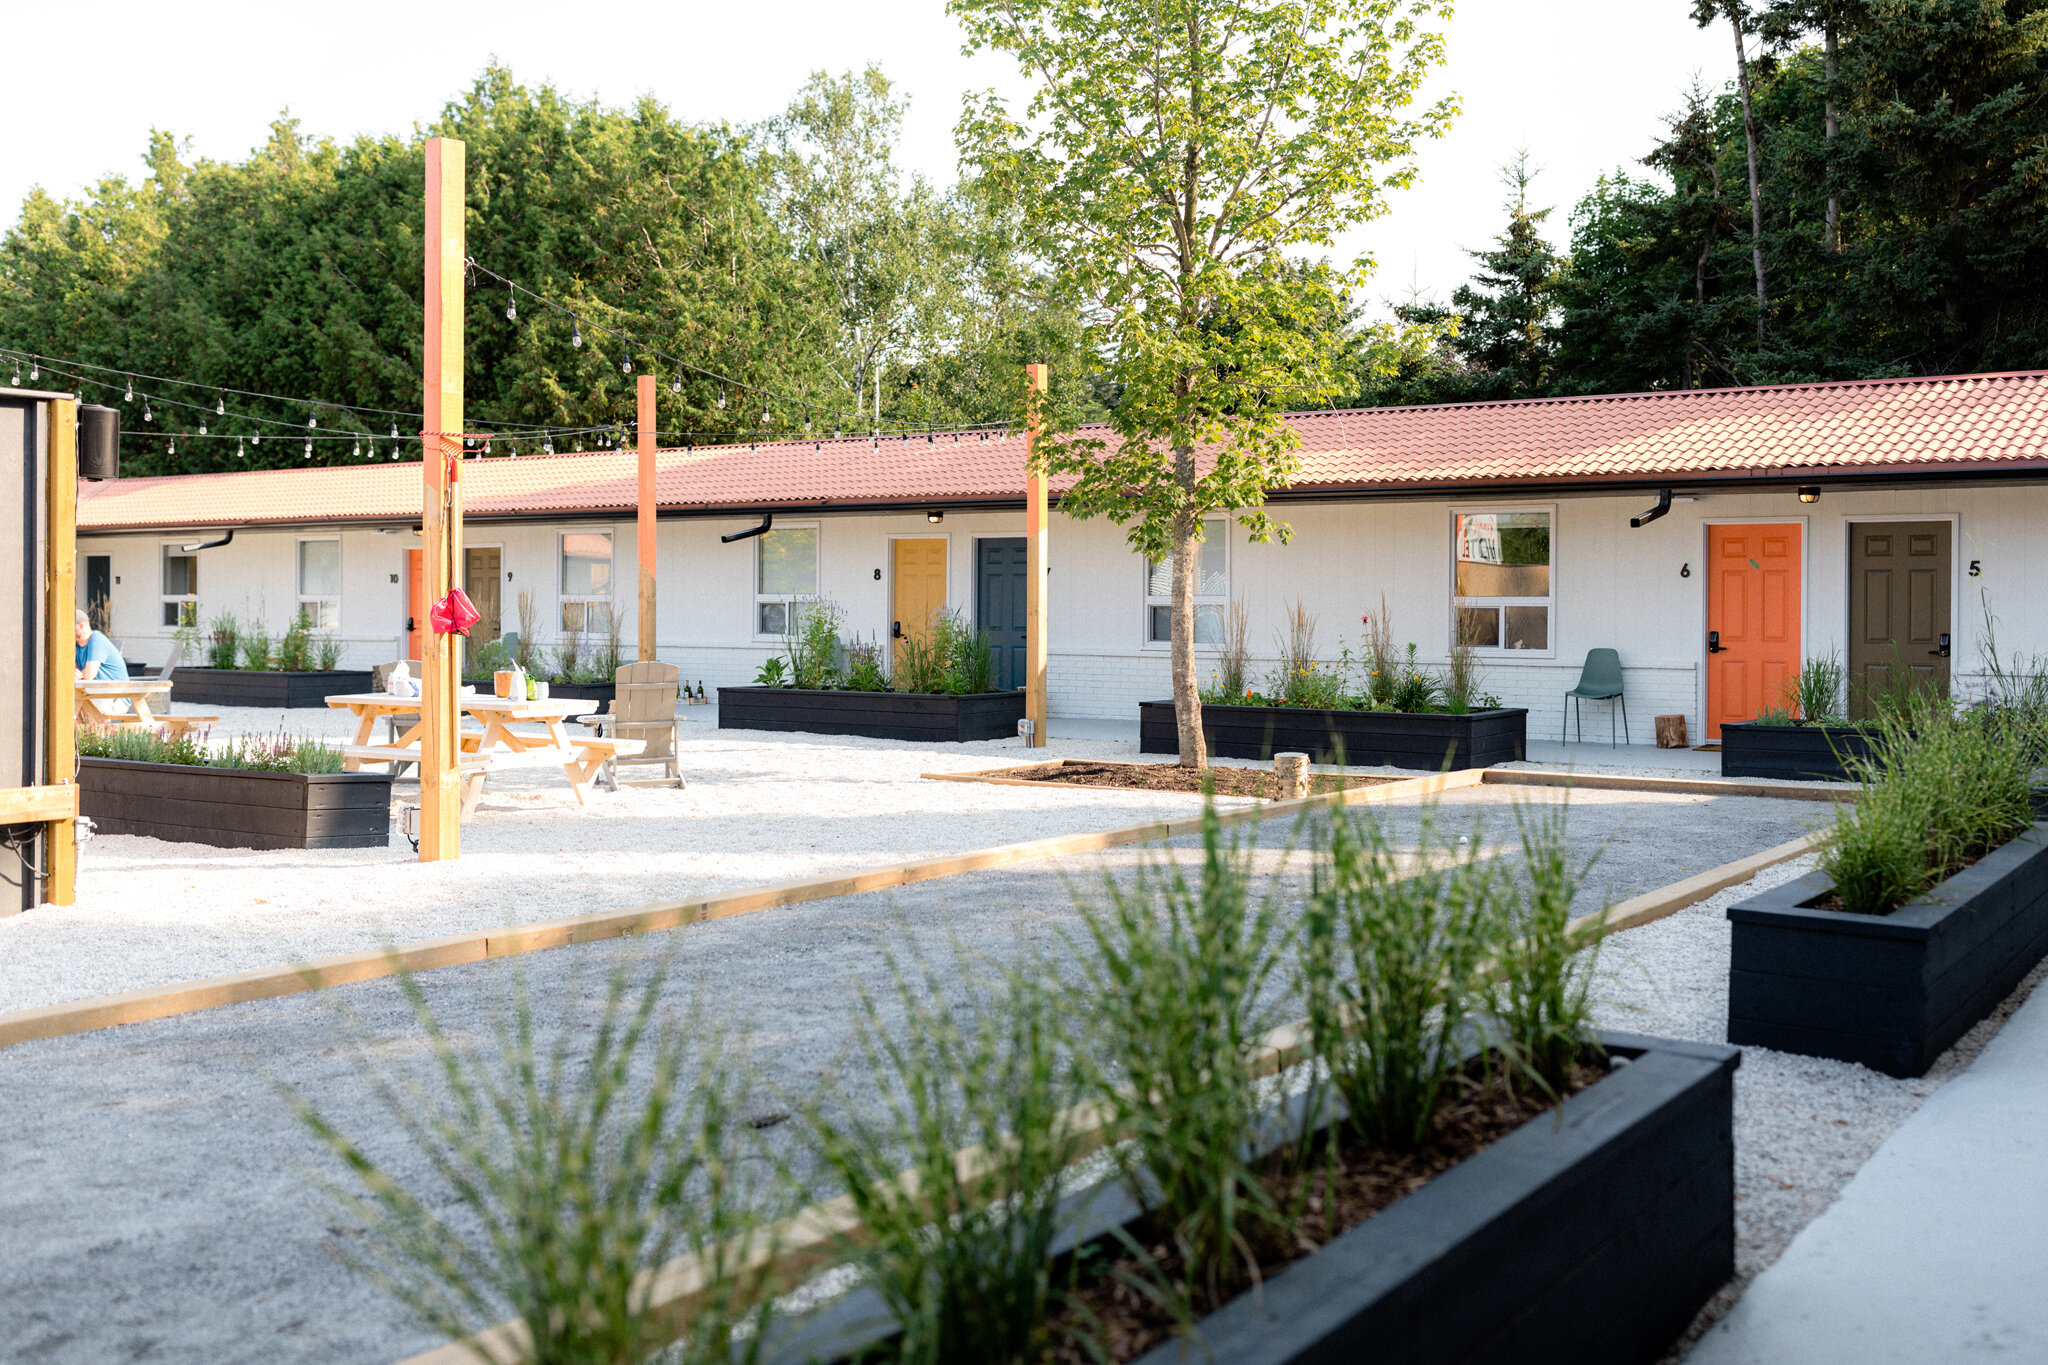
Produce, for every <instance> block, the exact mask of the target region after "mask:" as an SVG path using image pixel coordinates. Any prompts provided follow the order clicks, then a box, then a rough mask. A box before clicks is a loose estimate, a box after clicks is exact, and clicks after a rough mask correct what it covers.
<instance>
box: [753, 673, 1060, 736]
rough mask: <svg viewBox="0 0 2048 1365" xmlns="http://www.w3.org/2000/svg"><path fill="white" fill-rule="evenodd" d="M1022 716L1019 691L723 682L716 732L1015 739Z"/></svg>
mask: <svg viewBox="0 0 2048 1365" xmlns="http://www.w3.org/2000/svg"><path fill="white" fill-rule="evenodd" d="M1022 719H1024V694H1023V693H1022V692H969V693H967V694H965V695H963V696H940V695H933V694H931V693H926V692H845V691H812V690H810V689H808V688H798V687H721V688H719V689H718V728H719V729H721V730H804V731H808V732H810V733H811V734H817V735H868V736H871V737H872V738H875V739H919V740H934V741H940V742H944V743H949V744H959V743H964V742H966V741H968V740H972V739H1014V738H1016V735H1017V722H1018V721H1020V720H1022Z"/></svg>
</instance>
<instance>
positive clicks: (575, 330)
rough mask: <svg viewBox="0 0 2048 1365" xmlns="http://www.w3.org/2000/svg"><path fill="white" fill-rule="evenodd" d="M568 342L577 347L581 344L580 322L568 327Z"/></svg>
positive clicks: (581, 330)
mask: <svg viewBox="0 0 2048 1365" xmlns="http://www.w3.org/2000/svg"><path fill="white" fill-rule="evenodd" d="M569 344H570V345H571V346H577V347H580V346H582V345H583V326H582V324H581V323H578V324H577V325H576V326H574V327H572V328H570V329H569Z"/></svg>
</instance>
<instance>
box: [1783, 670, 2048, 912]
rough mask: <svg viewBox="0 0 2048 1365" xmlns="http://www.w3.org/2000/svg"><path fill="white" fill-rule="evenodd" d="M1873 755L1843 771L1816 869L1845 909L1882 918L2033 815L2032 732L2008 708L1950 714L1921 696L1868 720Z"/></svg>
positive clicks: (2035, 757)
mask: <svg viewBox="0 0 2048 1365" xmlns="http://www.w3.org/2000/svg"><path fill="white" fill-rule="evenodd" d="M1877 725H1878V735H1877V738H1876V740H1875V743H1874V745H1873V748H1874V749H1875V754H1874V756H1873V757H1871V758H1869V759H1859V760H1856V761H1855V762H1854V763H1852V765H1851V768H1852V771H1853V772H1854V773H1855V775H1856V776H1857V777H1859V778H1860V779H1861V780H1862V781H1863V783H1864V786H1863V789H1862V791H1860V792H1859V793H1857V796H1856V799H1855V800H1854V801H1853V802H1851V803H1848V804H1846V805H1844V806H1841V807H1839V808H1838V810H1837V814H1836V817H1835V823H1834V825H1833V826H1832V827H1830V828H1829V830H1828V831H1827V833H1826V835H1825V837H1824V839H1823V842H1822V844H1821V849H1820V860H1819V861H1820V869H1821V871H1823V872H1825V873H1826V874H1827V875H1828V876H1829V877H1830V878H1831V879H1832V880H1833V881H1834V884H1835V891H1836V894H1837V895H1839V896H1840V897H1841V899H1842V904H1843V907H1844V908H1845V909H1848V910H1850V911H1853V912H1855V913H1857V914H1866V915H1883V914H1889V913H1890V912H1891V911H1893V910H1895V909H1897V908H1898V907H1899V906H1901V905H1903V904H1905V903H1906V902H1907V901H1909V900H1911V899H1913V897H1915V896H1917V895H1919V894H1921V893H1922V892H1924V891H1926V890H1927V889H1928V888H1929V887H1931V886H1933V885H1934V884H1935V883H1936V882H1939V881H1941V880H1942V879H1943V878H1945V877H1947V876H1949V875H1950V874H1951V873H1953V872H1955V871H1956V870H1957V869H1959V868H1961V867H1963V866H1964V865H1965V864H1967V863H1968V862H1969V861H1971V860H1972V859H1975V858H1977V857H1980V856H1982V855H1983V854H1985V853H1987V852H1989V851H1990V850H1991V849H1993V848H1996V847H1997V846H1998V845H2000V844H2002V843H2004V842H2005V841H2006V840H2008V839H2010V838H2012V837H2013V836H2014V835H2016V834H2018V833H2019V832H2020V831H2021V830H2023V829H2025V828H2026V827H2027V825H2028V824H2029V823H2031V822H2032V820H2033V805H2032V798H2033V788H2034V771H2035V768H2036V767H2037V766H2038V764H2039V763H2040V760H2041V753H2042V748H2041V743H2040V739H2041V734H2042V732H2041V731H2040V730H2039V729H2038V728H2036V727H2035V726H2034V725H2033V724H2032V723H2031V722H2030V721H2029V720H2027V719H2026V718H2025V717H2024V716H2023V715H2021V714H2020V713H2017V712H2009V711H2005V710H2002V709H2001V708H1999V707H1997V706H1995V705H1994V706H1984V707H1977V708H1972V709H1970V710H1967V711H1963V712H1958V711H1957V710H1956V709H1955V707H1953V706H1952V705H1951V704H1950V703H1948V702H1947V701H1945V700H1943V699H1941V698H1939V697H1936V696H1934V695H1933V694H1931V693H1929V692H1925V691H1922V692H1919V693H1917V694H1910V695H1908V696H1907V697H1906V698H1905V699H1903V700H1900V701H1898V702H1896V703H1895V704H1894V705H1892V706H1889V707H1887V708H1886V709H1885V711H1884V712H1883V713H1882V714H1881V715H1880V716H1879V717H1878V720H1877Z"/></svg>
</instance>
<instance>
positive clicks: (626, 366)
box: [619, 355, 633, 374]
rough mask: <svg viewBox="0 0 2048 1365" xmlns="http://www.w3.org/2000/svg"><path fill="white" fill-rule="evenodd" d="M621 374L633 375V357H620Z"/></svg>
mask: <svg viewBox="0 0 2048 1365" xmlns="http://www.w3.org/2000/svg"><path fill="white" fill-rule="evenodd" d="M619 373H620V374H631V373H633V357H631V356H629V355H627V356H620V357H619Z"/></svg>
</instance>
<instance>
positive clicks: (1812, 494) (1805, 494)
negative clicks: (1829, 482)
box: [1799, 483, 1820, 502]
mask: <svg viewBox="0 0 2048 1365" xmlns="http://www.w3.org/2000/svg"><path fill="white" fill-rule="evenodd" d="M1799 500H1800V501H1801V502H1819V501H1820V486H1819V485H1818V484H1811V483H1809V484H1805V485H1803V486H1802V487H1801V488H1800V490H1799Z"/></svg>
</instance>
